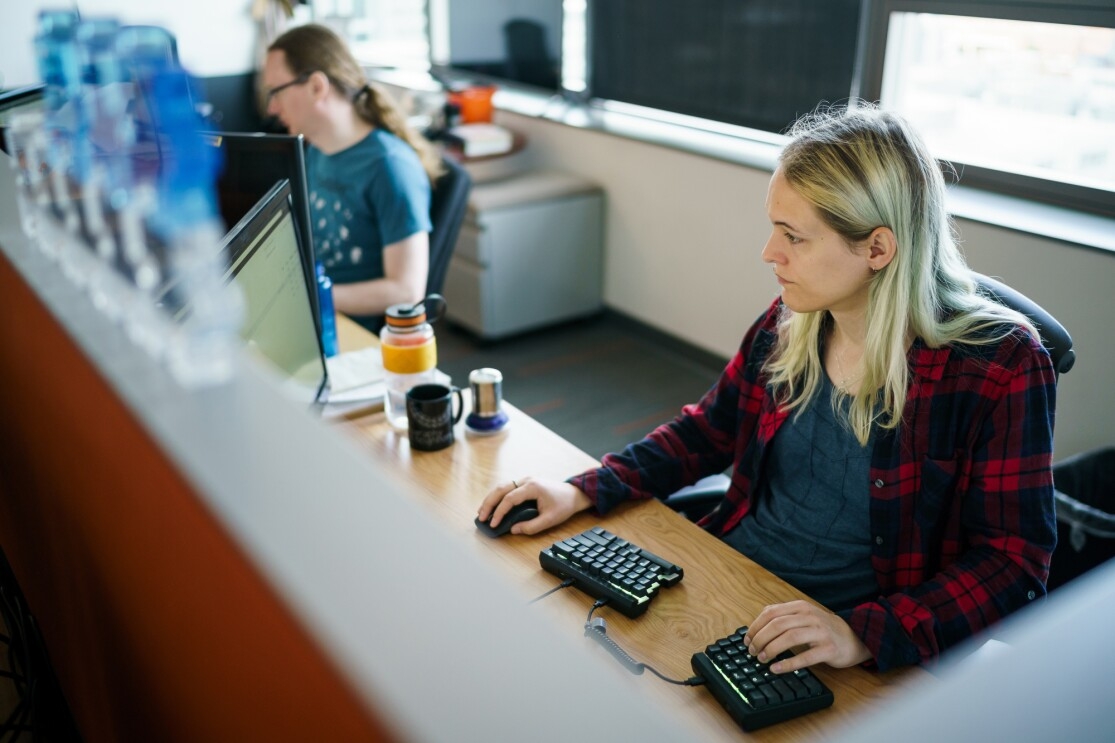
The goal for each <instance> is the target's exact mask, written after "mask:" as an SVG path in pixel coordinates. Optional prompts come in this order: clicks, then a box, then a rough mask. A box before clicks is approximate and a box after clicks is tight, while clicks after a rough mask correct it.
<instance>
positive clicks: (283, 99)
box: [262, 50, 312, 134]
mask: <svg viewBox="0 0 1115 743" xmlns="http://www.w3.org/2000/svg"><path fill="white" fill-rule="evenodd" d="M262 74H263V89H264V91H265V93H266V94H267V113H268V114H270V115H271V116H276V117H278V119H279V121H281V122H282V123H283V126H285V127H286V128H287V130H288V131H289V132H290V133H291V134H306V133H307V132H306V123H307V122H306V118H307V114H308V113H309V112H310V110H311V104H312V100H311V99H310V97H309V91H308V90H306V87H307V86H306V83H307V82H308V81H307V80H305V79H303V78H299V77H296V76H295V74H294V73H293V72H291V71H290V68H289V67H287V64H286V54H284V53H283V52H282V51H281V50H274V51H270V52H268V53H267V58H266V59H265V60H264V63H263V73H262Z"/></svg>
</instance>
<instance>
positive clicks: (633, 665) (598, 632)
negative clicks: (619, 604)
mask: <svg viewBox="0 0 1115 743" xmlns="http://www.w3.org/2000/svg"><path fill="white" fill-rule="evenodd" d="M607 603H608V600H607V599H598V600H597V601H596V603H594V604H593V605H592V608H591V609H589V610H588V617H587V618H586V619H585V637H591V638H592V639H593V640H596V642H597V643H599V644H600V646H601V647H603V648H604V649H605V650H607V651H608V652H609V653H611V655H612V657H613V658H615V659H616V660H618V661H619V662H620V664H621V665H622V666H623V667H624V668H626V669H627V670H628V671H631V673H633V674H635V675H636V676H641V675H642V673H643V671H650V672H651V673H653V674H654V675H655V676H657V677H658V678H660V679H662V680H663V681H665V682H667V683H670V684H677V685H678V686H700V685H701V684H703V683H705V680H704V678H702V677H701V676H691V677H689V678H687V679H685V680H684V681H681V680H679V679H672V678H670V677H669V676H664V675H662V674H661V673H659V672H658V670H657V669H656V668H654V666H651V665H648V664H646V663H640V662H639V661H637V660H635V659H634V658H632V657H631V656H630V655H628V654H627V651H626V650H624V649H623V648H621V647H620V646H619V644H618V643H616V641H615V640H613V639H612V638H611V637H608V623H607V622H605V621H604V620H603V619H600V618H599V617H598V618H596V619H593V618H592V614H593V612H595V611H596V610H597V609H599V608H600V607H602V606H604V605H606V604H607Z"/></svg>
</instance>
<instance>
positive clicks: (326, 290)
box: [317, 263, 337, 356]
mask: <svg viewBox="0 0 1115 743" xmlns="http://www.w3.org/2000/svg"><path fill="white" fill-rule="evenodd" d="M317 304H318V309H319V310H320V313H321V345H322V347H323V348H324V349H325V355H326V356H336V355H337V311H336V309H334V307H333V279H331V278H329V274H327V273H325V266H323V265H321V263H318V264H317Z"/></svg>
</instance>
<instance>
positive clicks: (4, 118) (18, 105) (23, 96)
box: [0, 83, 46, 155]
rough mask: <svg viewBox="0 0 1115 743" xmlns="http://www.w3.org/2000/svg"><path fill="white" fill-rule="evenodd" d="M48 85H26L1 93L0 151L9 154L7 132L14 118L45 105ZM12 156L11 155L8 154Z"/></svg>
mask: <svg viewBox="0 0 1115 743" xmlns="http://www.w3.org/2000/svg"><path fill="white" fill-rule="evenodd" d="M45 95H46V85H45V84H44V83H38V84H36V85H26V86H24V87H22V88H12V89H11V90H5V91H0V149H3V150H4V152H8V138H7V130H8V127H9V126H10V125H11V120H12V117H13V116H15V115H16V114H18V113H21V112H23V111H35V110H38V109H41V108H42V107H43V105H44V98H45ZM8 154H9V155H10V154H11V153H10V152H8Z"/></svg>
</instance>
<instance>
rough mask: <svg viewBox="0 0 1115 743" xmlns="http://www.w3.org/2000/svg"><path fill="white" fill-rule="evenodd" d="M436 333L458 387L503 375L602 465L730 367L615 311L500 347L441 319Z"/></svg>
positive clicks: (510, 392)
mask: <svg viewBox="0 0 1115 743" xmlns="http://www.w3.org/2000/svg"><path fill="white" fill-rule="evenodd" d="M435 334H436V336H437V340H438V368H439V369H441V370H442V371H444V372H445V373H447V374H449V375H450V376H451V377H452V378H453V382H454V384H457V385H460V386H462V387H465V386H467V385H468V374H469V371H471V370H472V369H477V368H480V367H485V366H488V367H494V368H496V369H499V370H500V372H501V373H502V374H503V398H504V399H505V400H507V401H508V402H510V403H512V404H514V405H515V406H516V407H517V408H519V409H520V410H522V411H524V412H525V413H527V414H529V415H530V416H531V417H533V418H535V419H536V420H538V421H539V422H541V423H542V424H543V425H545V426H546V427H547V428H549V429H551V430H552V431H554V432H555V433H557V434H559V435H560V436H562V437H563V438H565V439H566V440H568V441H570V442H572V443H573V444H575V445H576V446H577V447H578V448H580V449H582V450H583V451H585V452H587V453H588V454H591V455H592V456H593V457H596V458H598V459H599V458H600V457H601V456H602V455H604V454H605V453H607V452H609V451H617V450H619V449H621V448H623V446H624V445H626V444H627V443H629V442H631V441H635V440H638V439H639V438H641V437H642V436H643V435H645V434H646V433H648V432H649V431H651V430H652V429H653V428H654V427H655V426H657V425H658V424H660V423H664V422H666V421H669V420H671V419H673V418H674V416H676V415H677V414H678V413H679V412H680V411H681V408H682V406H683V405H685V404H687V403H690V402H695V401H696V400H697V399H699V398H700V396H701V395H703V394H704V393H705V391H706V390H708V388H709V387H710V386H712V384H713V383H714V382H715V381H716V379H717V377H718V376H719V374H720V371H721V370H722V369H723V367H724V364H725V362H726V359H720V358H717V357H715V356H714V355H712V354H710V353H707V352H704V351H701V350H699V349H696V348H693V347H690V346H688V345H687V344H684V343H682V342H680V341H678V340H676V339H674V338H672V337H669V336H666V335H665V334H662V333H660V332H658V331H656V330H653V329H651V328H648V327H647V326H645V325H642V324H640V323H637V322H635V321H633V320H631V319H629V318H627V317H625V316H622V315H619V314H617V313H614V312H604V313H601V314H600V315H597V316H595V317H592V318H589V319H586V320H579V321H575V322H572V323H566V324H563V325H560V326H556V327H552V328H549V329H544V330H539V331H535V332H531V333H528V334H524V335H520V336H515V337H511V338H507V339H501V340H498V341H483V340H480V339H478V338H477V337H476V336H474V335H472V334H471V333H469V332H468V331H466V330H464V329H462V328H460V327H456V326H454V325H452V323H449V322H445V321H443V322H441V323H438V324H437V325H435ZM571 474H572V473H571Z"/></svg>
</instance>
